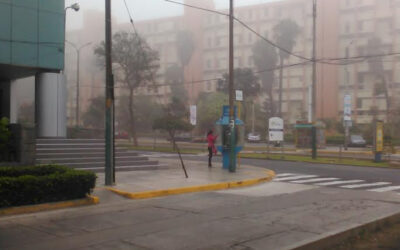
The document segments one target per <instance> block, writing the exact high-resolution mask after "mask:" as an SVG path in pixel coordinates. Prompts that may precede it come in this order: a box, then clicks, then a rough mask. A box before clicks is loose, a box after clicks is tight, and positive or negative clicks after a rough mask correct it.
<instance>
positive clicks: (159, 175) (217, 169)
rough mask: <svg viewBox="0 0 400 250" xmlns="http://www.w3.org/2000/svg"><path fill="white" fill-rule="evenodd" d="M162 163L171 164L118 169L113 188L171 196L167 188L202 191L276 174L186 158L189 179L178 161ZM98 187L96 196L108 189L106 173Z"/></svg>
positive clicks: (99, 178) (243, 184) (256, 181)
mask: <svg viewBox="0 0 400 250" xmlns="http://www.w3.org/2000/svg"><path fill="white" fill-rule="evenodd" d="M162 162H163V164H167V165H169V166H171V167H170V168H169V169H166V170H151V171H132V172H117V173H116V176H115V179H116V183H117V184H116V185H114V186H113V187H112V190H119V191H121V192H129V193H143V192H154V191H164V194H166V195H168V194H167V193H165V192H166V191H168V190H178V191H179V190H182V192H181V193H187V192H198V191H202V190H204V188H209V189H208V190H218V189H224V188H229V187H230V186H232V185H233V184H236V187H243V186H249V185H254V184H257V183H261V182H265V181H269V180H271V179H272V178H273V177H274V173H273V172H272V171H269V170H266V169H262V168H257V167H251V166H238V168H237V171H236V172H235V173H230V172H229V171H228V170H225V169H222V165H221V163H214V164H213V167H212V168H208V167H207V165H205V164H204V163H202V162H196V161H185V167H186V171H187V174H188V178H185V174H184V171H183V169H182V167H181V163H180V162H179V161H178V160H166V159H164V160H162ZM217 184H221V185H217ZM96 186H97V187H98V189H96V191H95V192H94V195H99V196H102V193H103V192H101V190H102V188H106V187H104V174H98V179H97V185H96ZM213 187H215V188H213ZM156 196H160V195H156ZM101 198H102V197H100V199H101ZM103 199H104V198H103ZM103 199H101V200H103Z"/></svg>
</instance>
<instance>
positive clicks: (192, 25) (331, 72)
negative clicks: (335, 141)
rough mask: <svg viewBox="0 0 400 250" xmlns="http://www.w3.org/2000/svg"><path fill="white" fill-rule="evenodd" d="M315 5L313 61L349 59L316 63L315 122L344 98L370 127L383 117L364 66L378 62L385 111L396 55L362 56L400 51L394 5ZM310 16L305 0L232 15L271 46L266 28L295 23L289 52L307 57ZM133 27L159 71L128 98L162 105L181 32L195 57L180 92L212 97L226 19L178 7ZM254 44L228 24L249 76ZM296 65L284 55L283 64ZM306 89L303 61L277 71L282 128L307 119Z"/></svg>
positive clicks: (223, 60)
mask: <svg viewBox="0 0 400 250" xmlns="http://www.w3.org/2000/svg"><path fill="white" fill-rule="evenodd" d="M317 2H318V5H317V6H318V7H317V48H316V51H317V58H318V59H332V58H350V59H348V60H344V59H343V60H319V61H318V64H317V89H316V91H317V99H316V115H317V118H319V119H336V120H338V121H340V120H341V119H342V117H343V115H342V114H343V98H344V95H345V94H350V95H351V96H352V106H353V112H352V117H353V121H354V122H355V123H362V124H366V123H370V122H371V120H372V119H373V118H374V117H376V118H380V119H386V98H385V94H383V93H382V91H381V92H376V88H377V87H376V86H377V81H378V80H379V79H377V77H376V75H377V73H376V70H371V67H372V65H376V63H375V64H374V62H379V60H380V59H381V60H382V72H383V75H384V76H385V80H386V82H387V86H388V89H389V91H388V92H389V97H390V103H391V106H392V107H393V106H394V105H395V104H396V103H397V96H398V95H399V94H400V92H399V86H400V79H399V78H400V76H399V74H398V73H397V71H398V70H397V69H398V67H399V64H398V63H397V60H398V57H395V56H387V57H372V58H373V59H371V58H370V57H368V56H369V55H371V54H372V55H373V54H384V53H394V52H397V51H400V46H399V39H398V38H399V35H400V33H399V28H400V21H399V18H398V14H399V11H400V0H335V1H332V0H318V1H317ZM185 3H187V4H190V5H198V4H199V2H198V1H195V0H186V1H185ZM201 7H203V8H208V9H215V6H214V3H213V0H207V1H202V2H201ZM312 10H313V6H312V1H311V0H282V1H274V2H270V3H265V4H258V5H250V6H242V7H236V8H235V17H237V18H238V19H240V20H241V21H243V22H244V23H246V24H247V25H248V26H250V27H251V28H252V29H254V30H255V31H256V32H257V33H259V34H261V35H262V36H264V37H265V38H267V39H269V40H271V41H274V40H275V36H274V32H273V28H274V26H275V25H276V24H278V23H279V22H280V21H281V20H284V19H291V20H293V21H295V22H296V23H297V25H298V26H299V27H300V34H299V35H298V36H297V39H296V44H295V46H294V48H293V53H294V54H296V55H299V56H301V57H305V58H311V57H312V23H313V18H312ZM218 11H220V12H224V13H228V10H220V9H218ZM135 24H136V27H137V30H138V32H139V33H140V35H141V36H143V37H144V38H145V39H146V40H147V42H148V44H149V45H150V46H151V47H152V48H153V49H154V50H156V51H158V52H159V55H160V68H159V71H158V74H157V77H156V79H155V80H156V85H158V87H156V88H154V87H143V88H140V89H138V91H137V93H136V94H140V95H148V96H153V97H154V98H155V100H157V101H159V102H161V103H166V102H168V100H169V95H170V92H171V89H170V87H169V86H165V85H164V84H165V81H164V74H165V71H166V69H167V68H168V67H169V66H171V65H174V64H177V65H180V62H179V59H178V55H177V43H176V38H177V33H178V32H179V31H181V30H189V31H190V32H192V34H193V35H194V41H195V51H194V53H193V55H192V57H191V61H190V63H189V64H188V65H186V67H185V73H184V75H185V83H186V84H185V87H186V90H187V92H188V94H189V99H190V102H191V103H196V99H197V97H198V95H199V94H200V93H201V92H213V91H215V90H216V86H217V81H216V80H212V79H216V78H220V77H221V76H222V75H223V74H224V73H226V72H228V17H227V16H225V15H219V14H216V13H210V12H205V11H202V10H198V9H193V8H190V7H185V8H184V14H183V15H182V16H175V17H169V18H160V19H154V20H147V21H140V22H136V23H135ZM120 29H122V30H127V31H129V30H130V31H132V27H131V25H130V24H129V23H126V24H120V25H118V26H117V27H115V28H114V31H116V30H120ZM373 38H379V42H380V43H379V44H375V48H374V47H372V48H371V46H372V45H371V39H373ZM259 39H260V38H259V37H257V36H256V34H254V33H252V32H251V31H249V30H248V29H246V28H245V27H243V26H242V25H241V24H239V23H237V22H235V28H234V41H235V47H234V51H235V62H234V64H235V67H236V68H239V67H249V68H252V69H253V70H254V71H255V72H256V71H257V68H256V67H255V65H254V61H253V54H252V53H253V52H252V47H253V45H254V43H255V42H257V41H258V40H259ZM375 40H376V39H375ZM369 43H370V44H369ZM360 56H361V57H360ZM362 56H364V57H362ZM365 56H367V57H365ZM354 57H359V58H354ZM351 58H354V59H351ZM303 61H304V60H303V59H299V58H297V57H294V56H291V57H290V58H289V59H288V60H285V63H284V64H285V65H289V64H296V63H301V62H303ZM378 64H379V63H378ZM378 68H379V65H378ZM378 70H379V69H378ZM278 73H279V71H278V70H276V71H275V75H276V79H275V83H274V84H275V85H274V86H275V90H274V93H275V96H276V98H275V100H277V99H278V98H277V97H278ZM207 79H210V80H207ZM311 83H312V67H311V64H310V63H304V64H301V65H299V66H296V67H288V68H284V70H283V105H282V111H283V116H284V118H285V120H286V121H287V122H289V123H295V122H296V121H297V120H300V119H302V120H303V119H305V118H306V117H307V114H308V109H309V108H308V103H309V88H310V86H311ZM82 91H84V90H82ZM263 95H265V94H264V93H260V97H261V98H260V99H259V100H262V99H263Z"/></svg>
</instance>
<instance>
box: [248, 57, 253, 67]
mask: <svg viewBox="0 0 400 250" xmlns="http://www.w3.org/2000/svg"><path fill="white" fill-rule="evenodd" d="M247 64H248V65H249V66H253V56H249V57H248V58H247Z"/></svg>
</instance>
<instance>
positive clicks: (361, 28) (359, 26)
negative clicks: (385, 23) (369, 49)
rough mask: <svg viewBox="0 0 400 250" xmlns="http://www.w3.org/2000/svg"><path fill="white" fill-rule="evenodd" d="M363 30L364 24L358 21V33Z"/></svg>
mask: <svg viewBox="0 0 400 250" xmlns="http://www.w3.org/2000/svg"><path fill="white" fill-rule="evenodd" d="M363 28H364V22H363V21H359V22H358V31H362V30H363Z"/></svg>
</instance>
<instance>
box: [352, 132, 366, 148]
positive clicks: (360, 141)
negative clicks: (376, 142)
mask: <svg viewBox="0 0 400 250" xmlns="http://www.w3.org/2000/svg"><path fill="white" fill-rule="evenodd" d="M366 145H367V142H366V141H365V139H364V138H363V137H362V136H361V135H350V142H349V146H350V147H365V146H366Z"/></svg>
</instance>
